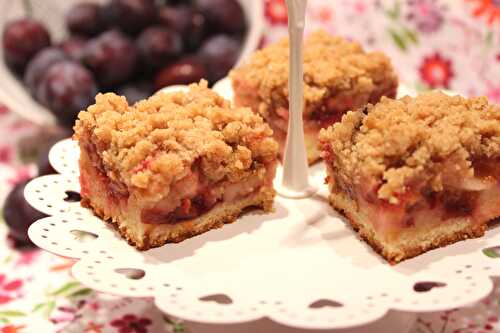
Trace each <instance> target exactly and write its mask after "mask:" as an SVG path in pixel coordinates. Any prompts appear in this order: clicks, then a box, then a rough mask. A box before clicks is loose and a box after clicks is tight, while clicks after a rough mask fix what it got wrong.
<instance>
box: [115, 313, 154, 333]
mask: <svg viewBox="0 0 500 333" xmlns="http://www.w3.org/2000/svg"><path fill="white" fill-rule="evenodd" d="M152 323H153V322H152V321H151V319H149V318H144V317H143V318H139V317H137V316H136V315H133V314H126V315H124V316H123V317H122V318H120V319H115V320H113V321H112V322H111V326H113V327H115V328H116V330H117V332H118V333H147V332H148V328H147V327H148V326H149V325H151V324H152Z"/></svg>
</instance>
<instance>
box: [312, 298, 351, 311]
mask: <svg viewBox="0 0 500 333" xmlns="http://www.w3.org/2000/svg"><path fill="white" fill-rule="evenodd" d="M343 306H344V304H342V303H340V302H337V301H332V300H331V299H326V298H322V299H318V300H317V301H314V302H312V303H311V304H309V308H310V309H321V308H327V307H328V308H340V307H343Z"/></svg>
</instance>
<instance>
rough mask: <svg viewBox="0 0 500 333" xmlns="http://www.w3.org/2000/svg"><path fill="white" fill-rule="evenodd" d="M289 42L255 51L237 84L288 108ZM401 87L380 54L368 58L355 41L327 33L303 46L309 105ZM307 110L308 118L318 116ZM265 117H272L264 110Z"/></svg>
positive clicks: (315, 34)
mask: <svg viewBox="0 0 500 333" xmlns="http://www.w3.org/2000/svg"><path fill="white" fill-rule="evenodd" d="M288 47H289V43H288V38H284V39H282V40H281V41H280V42H278V43H276V44H273V45H270V46H268V47H266V48H264V49H262V50H259V51H257V52H255V53H254V54H253V55H252V57H251V58H250V59H249V61H247V62H246V63H245V64H243V65H242V66H240V67H239V68H236V69H235V70H233V71H232V72H231V73H230V77H231V78H232V80H233V82H236V81H237V82H244V84H245V85H248V87H249V89H246V93H248V94H257V95H258V96H259V98H260V99H261V100H262V101H264V103H265V104H267V105H270V104H271V102H274V103H276V104H278V105H282V106H287V105H288V75H289V73H288V70H289V68H288V62H289V49H288ZM388 83H390V84H389V86H391V85H394V86H396V85H397V78H396V74H395V73H394V71H393V68H392V66H391V63H390V60H389V58H388V57H387V56H385V55H384V54H383V53H380V52H370V53H366V52H364V50H363V49H362V47H361V46H360V45H359V44H358V43H356V42H349V41H347V40H345V39H343V38H340V37H333V36H331V35H330V34H328V33H327V32H325V31H322V30H319V31H316V32H313V33H311V34H310V35H309V36H308V38H307V39H306V40H305V42H304V100H305V102H306V105H308V106H318V105H319V106H321V105H322V103H323V100H324V99H325V98H327V97H328V96H329V95H332V94H336V93H338V92H341V91H353V92H354V93H353V95H354V96H356V95H363V96H370V94H372V93H373V92H374V91H375V90H376V89H377V86H380V85H384V86H385V85H387V84H388ZM316 109H317V108H316V107H306V108H305V109H304V114H308V113H311V112H313V111H315V110H316ZM259 112H260V113H261V114H265V113H266V112H268V111H267V110H265V109H261V110H259Z"/></svg>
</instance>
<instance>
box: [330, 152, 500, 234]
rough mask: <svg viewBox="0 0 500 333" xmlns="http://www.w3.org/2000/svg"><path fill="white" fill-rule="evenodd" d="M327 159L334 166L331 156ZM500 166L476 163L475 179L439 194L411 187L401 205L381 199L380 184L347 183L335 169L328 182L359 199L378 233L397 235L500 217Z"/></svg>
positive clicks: (361, 209) (465, 180) (466, 180)
mask: <svg viewBox="0 0 500 333" xmlns="http://www.w3.org/2000/svg"><path fill="white" fill-rule="evenodd" d="M325 157H326V159H327V160H329V162H328V164H329V165H331V162H332V157H331V154H326V155H325ZM497 163H498V161H489V162H485V161H481V162H480V163H473V165H474V170H475V175H474V177H472V178H468V179H461V180H460V182H459V183H456V184H453V185H451V184H447V186H446V187H445V188H444V189H443V190H442V191H439V192H436V191H433V190H432V189H431V188H430V186H428V185H420V186H413V187H412V186H409V187H408V189H407V190H406V192H405V193H404V194H402V195H400V197H399V198H398V199H399V202H398V203H397V204H392V203H389V202H387V201H386V200H383V199H380V198H378V195H377V192H378V189H379V188H380V185H381V184H380V183H373V182H369V181H365V182H361V184H360V185H352V184H346V183H345V182H343V181H342V180H340V179H337V178H336V177H335V175H334V173H333V172H332V170H331V169H330V170H329V172H328V174H329V176H328V177H329V179H327V182H329V183H330V180H333V183H334V184H335V187H337V188H338V189H339V190H341V191H342V192H344V193H345V194H346V195H347V196H348V197H349V198H350V199H352V200H355V201H356V203H357V205H358V207H359V210H360V211H363V212H364V213H365V214H366V216H367V217H368V221H370V222H371V223H372V224H373V226H374V228H375V230H377V231H378V232H381V233H383V234H387V235H391V234H392V235H396V234H397V233H398V232H399V231H401V230H403V229H407V228H410V227H423V226H426V225H427V226H435V225H438V224H440V223H446V222H447V221H451V220H453V219H456V218H465V219H467V220H468V221H470V222H471V223H484V222H485V221H489V220H492V219H495V218H497V217H500V173H499V172H498V171H496V170H495V165H498V164H497ZM328 168H331V167H330V166H329V167H328ZM332 177H333V178H332Z"/></svg>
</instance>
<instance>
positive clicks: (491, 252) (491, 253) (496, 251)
mask: <svg viewBox="0 0 500 333" xmlns="http://www.w3.org/2000/svg"><path fill="white" fill-rule="evenodd" d="M483 253H484V255H485V256H487V257H490V258H494V259H495V258H500V247H499V246H494V247H488V248H486V249H483Z"/></svg>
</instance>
